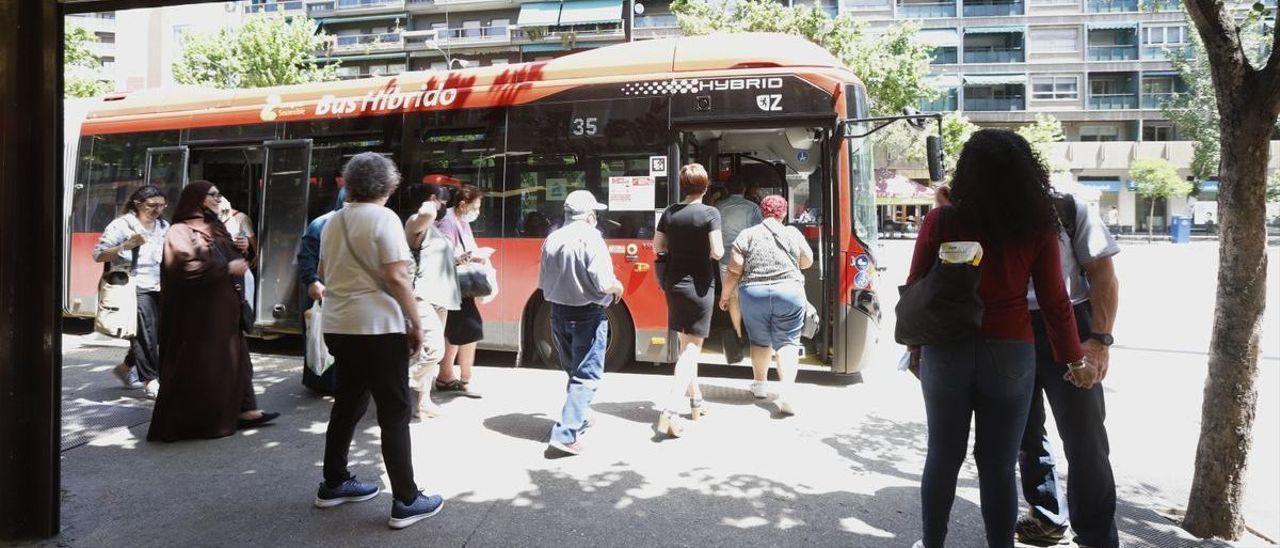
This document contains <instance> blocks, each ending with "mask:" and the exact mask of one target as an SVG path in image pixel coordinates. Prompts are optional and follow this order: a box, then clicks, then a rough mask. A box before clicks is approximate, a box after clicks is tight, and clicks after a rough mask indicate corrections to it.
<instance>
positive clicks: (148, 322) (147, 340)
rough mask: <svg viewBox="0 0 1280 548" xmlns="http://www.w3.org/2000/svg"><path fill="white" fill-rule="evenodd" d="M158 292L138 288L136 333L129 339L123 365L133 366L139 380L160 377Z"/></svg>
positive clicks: (145, 380)
mask: <svg viewBox="0 0 1280 548" xmlns="http://www.w3.org/2000/svg"><path fill="white" fill-rule="evenodd" d="M159 328H160V292H159V291H145V290H142V289H139V290H138V333H137V334H136V335H134V337H133V338H132V339H130V340H129V353H128V354H126V355H125V357H124V363H125V365H128V366H129V367H132V368H134V371H135V372H136V373H137V375H138V380H139V381H141V382H147V381H152V380H155V379H158V378H160V349H159V348H160V347H159V345H158V344H157V343H156V341H157V339H158V337H159V331H158V330H159Z"/></svg>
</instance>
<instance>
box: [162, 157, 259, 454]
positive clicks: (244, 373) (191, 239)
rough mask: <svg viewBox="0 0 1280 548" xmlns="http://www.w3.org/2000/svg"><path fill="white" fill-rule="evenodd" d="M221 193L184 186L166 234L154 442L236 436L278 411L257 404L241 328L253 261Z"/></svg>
mask: <svg viewBox="0 0 1280 548" xmlns="http://www.w3.org/2000/svg"><path fill="white" fill-rule="evenodd" d="M221 197H222V194H221V193H220V192H218V187H216V186H214V185H213V183H211V182H209V181H195V182H192V183H190V184H188V185H187V186H186V187H184V188H183V189H182V194H181V196H180V197H179V199H178V207H177V208H176V210H175V211H174V213H173V224H172V225H171V226H170V227H169V230H168V231H167V232H166V233H165V238H164V263H163V267H162V268H161V270H160V286H161V287H163V288H164V298H163V299H161V300H160V317H162V318H164V321H163V322H161V324H160V329H159V334H160V339H159V340H160V384H161V385H162V386H164V390H162V391H161V392H160V394H159V396H158V397H157V398H156V407H155V410H154V411H153V412H152V414H151V427H150V428H149V429H148V430H147V440H149V441H179V440H188V439H200V438H218V437H223V436H230V435H231V434H234V433H235V432H236V430H237V429H243V428H254V427H257V426H261V425H263V424H266V423H268V422H271V421H272V420H275V419H276V417H279V416H280V414H279V413H268V412H265V411H263V410H261V409H259V408H258V401H257V397H256V396H255V395H254V390H253V362H252V361H250V358H249V344H248V343H247V342H246V341H245V339H244V332H243V331H241V328H240V295H239V294H238V293H237V292H236V289H235V284H236V283H237V280H236V278H238V277H240V276H242V275H244V273H245V271H247V270H248V269H249V261H248V259H247V258H245V257H244V255H241V253H240V251H238V250H237V249H236V247H235V245H234V244H233V243H232V240H231V234H229V233H227V229H226V227H224V226H222V221H219V220H218V214H217V210H218V199H219V198H221Z"/></svg>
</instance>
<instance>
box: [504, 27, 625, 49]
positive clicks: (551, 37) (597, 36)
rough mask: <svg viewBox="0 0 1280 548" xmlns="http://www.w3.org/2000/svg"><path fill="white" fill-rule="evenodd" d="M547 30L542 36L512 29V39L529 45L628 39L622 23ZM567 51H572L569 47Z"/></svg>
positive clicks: (547, 28)
mask: <svg viewBox="0 0 1280 548" xmlns="http://www.w3.org/2000/svg"><path fill="white" fill-rule="evenodd" d="M543 28H545V29H546V32H545V33H541V36H537V35H534V34H533V33H531V32H530V29H522V28H512V29H511V39H512V40H516V41H519V40H523V41H526V42H529V43H548V42H561V43H564V42H566V41H569V40H570V37H572V41H588V42H594V41H604V40H621V39H624V38H626V37H627V35H626V31H625V30H624V29H623V28H622V21H618V22H616V23H596V24H592V25H571V26H560V25H557V26H552V27H543ZM566 49H571V47H567V48H566Z"/></svg>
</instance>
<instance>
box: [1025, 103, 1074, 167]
mask: <svg viewBox="0 0 1280 548" xmlns="http://www.w3.org/2000/svg"><path fill="white" fill-rule="evenodd" d="M1017 133H1018V135H1021V136H1022V138H1023V139H1026V140H1027V142H1028V143H1031V148H1032V150H1034V151H1035V153H1036V156H1038V157H1039V159H1040V163H1042V164H1044V166H1045V168H1046V169H1048V170H1049V171H1050V172H1054V171H1057V170H1058V167H1059V166H1058V165H1057V163H1056V162H1054V161H1053V154H1052V153H1051V152H1052V151H1051V150H1050V147H1051V146H1052V145H1053V143H1056V142H1058V141H1062V140H1063V139H1065V137H1064V136H1063V133H1062V122H1059V121H1058V119H1057V118H1056V117H1054V116H1053V115H1052V114H1036V121H1035V123H1033V124H1028V125H1025V126H1022V127H1020V128H1018V129H1017Z"/></svg>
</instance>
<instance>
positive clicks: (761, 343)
mask: <svg viewBox="0 0 1280 548" xmlns="http://www.w3.org/2000/svg"><path fill="white" fill-rule="evenodd" d="M760 209H762V210H764V221H763V222H762V223H760V224H758V225H756V226H753V227H751V228H748V229H746V230H744V231H742V233H741V234H739V235H738V237H737V238H736V239H735V240H734V242H733V247H732V250H731V251H730V252H729V256H730V260H729V268H728V272H727V275H726V276H725V280H724V289H723V291H722V292H721V296H720V308H721V309H722V310H728V309H729V307H730V305H731V301H730V295H732V294H733V293H734V292H737V293H738V294H739V297H740V299H741V301H742V312H743V315H742V317H743V319H744V321H745V322H746V324H747V336H748V337H749V338H750V339H751V367H752V369H753V370H754V372H755V378H756V382H755V383H752V387H751V392H752V393H753V394H756V397H760V395H759V394H761V393H765V394H767V387H766V386H765V379H766V378H767V376H766V375H767V374H768V372H769V362H770V361H771V360H772V359H773V358H774V357H775V356H776V357H777V360H778V379H779V380H781V381H782V382H781V387H780V389H779V390H778V402H777V403H778V411H779V412H780V413H782V414H783V415H792V414H795V407H794V404H793V401H792V398H791V397H790V396H791V387H792V385H793V384H794V383H795V380H796V373H797V372H798V371H799V369H800V349H801V348H802V347H801V345H800V332H801V331H802V330H803V329H804V316H805V312H806V310H807V309H808V304H809V303H808V298H807V297H806V296H805V293H804V274H803V273H801V272H800V271H801V269H805V268H809V267H810V266H813V250H811V249H809V242H808V241H807V240H805V238H804V234H801V233H800V231H799V230H797V229H796V227H794V226H787V225H785V224H783V221H784V220H785V219H786V218H787V200H786V199H785V198H783V197H781V196H765V197H764V199H763V200H761V201H760ZM757 385H759V391H758V392H757Z"/></svg>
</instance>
